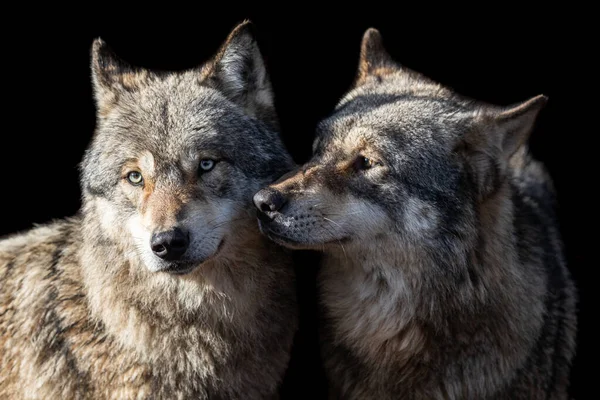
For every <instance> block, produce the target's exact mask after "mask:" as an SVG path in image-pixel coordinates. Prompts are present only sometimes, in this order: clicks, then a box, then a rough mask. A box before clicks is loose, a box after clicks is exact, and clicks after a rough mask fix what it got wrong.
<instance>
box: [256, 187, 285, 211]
mask: <svg viewBox="0 0 600 400" xmlns="http://www.w3.org/2000/svg"><path fill="white" fill-rule="evenodd" d="M253 200H254V205H255V206H256V208H258V209H259V210H260V211H262V212H263V213H267V212H270V211H279V210H280V209H281V208H282V207H283V205H284V204H285V203H286V199H285V197H283V195H282V194H281V192H279V191H278V190H275V189H272V188H265V189H262V190H259V191H258V193H256V194H255V195H254V199H253Z"/></svg>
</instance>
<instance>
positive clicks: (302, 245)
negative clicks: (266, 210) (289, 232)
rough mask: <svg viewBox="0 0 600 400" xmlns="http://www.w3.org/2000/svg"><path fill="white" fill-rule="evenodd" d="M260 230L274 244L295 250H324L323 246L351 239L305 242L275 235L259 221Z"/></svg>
mask: <svg viewBox="0 0 600 400" xmlns="http://www.w3.org/2000/svg"><path fill="white" fill-rule="evenodd" d="M259 228H260V231H261V233H262V234H263V235H265V236H266V237H268V238H269V239H270V240H272V241H273V242H275V243H277V244H278V245H280V246H283V247H287V248H290V249H293V250H323V246H328V245H335V244H339V243H347V242H349V241H350V240H351V239H350V237H342V238H339V239H331V240H326V241H322V242H314V241H311V242H304V241H300V240H296V239H292V238H290V237H286V236H283V235H280V234H278V233H274V232H273V231H271V230H270V229H269V228H268V227H266V226H265V225H264V224H263V223H262V222H261V221H259Z"/></svg>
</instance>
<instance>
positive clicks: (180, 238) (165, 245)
mask: <svg viewBox="0 0 600 400" xmlns="http://www.w3.org/2000/svg"><path fill="white" fill-rule="evenodd" d="M189 244H190V240H189V237H188V234H187V233H185V232H183V231H182V230H181V229H179V228H175V229H172V230H170V231H163V232H157V233H155V234H153V235H152V238H151V239H150V247H151V248H152V251H153V252H154V254H155V255H156V256H158V257H160V258H162V259H163V260H167V261H175V260H178V259H179V258H180V257H181V256H182V255H183V253H185V252H186V250H187V248H188V246H189Z"/></svg>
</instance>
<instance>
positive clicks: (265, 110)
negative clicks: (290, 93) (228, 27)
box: [203, 21, 277, 125]
mask: <svg viewBox="0 0 600 400" xmlns="http://www.w3.org/2000/svg"><path fill="white" fill-rule="evenodd" d="M203 82H205V83H207V84H208V85H210V86H212V87H214V88H215V89H217V90H219V91H220V92H221V93H223V94H224V95H225V96H226V97H227V98H228V99H229V100H231V101H232V102H234V103H236V104H238V105H240V106H241V107H243V108H244V110H245V111H246V113H248V114H249V115H252V116H254V117H256V118H258V119H260V120H262V121H263V122H267V123H271V124H275V125H276V119H277V118H276V115H275V107H274V98H273V90H272V88H271V82H270V80H269V76H268V73H267V70H266V67H265V63H264V60H263V58H262V55H261V53H260V50H259V48H258V45H257V43H256V40H255V37H254V33H253V27H252V24H251V23H250V22H249V21H244V22H242V23H241V24H239V25H238V26H236V27H235V28H234V29H233V31H232V32H231V33H230V34H229V37H228V38H227V40H226V41H225V43H224V44H223V45H222V46H221V48H220V49H219V51H218V52H217V54H216V56H215V57H214V59H213V60H212V61H211V62H210V64H209V65H208V67H207V68H206V69H205V70H204V71H203Z"/></svg>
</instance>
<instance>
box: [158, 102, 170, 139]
mask: <svg viewBox="0 0 600 400" xmlns="http://www.w3.org/2000/svg"><path fill="white" fill-rule="evenodd" d="M160 119H161V122H162V126H163V129H164V134H165V135H166V134H168V133H169V100H168V99H167V98H165V99H164V100H163V102H162V104H161V106H160Z"/></svg>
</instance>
